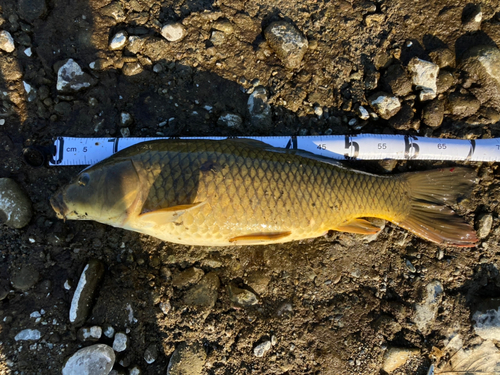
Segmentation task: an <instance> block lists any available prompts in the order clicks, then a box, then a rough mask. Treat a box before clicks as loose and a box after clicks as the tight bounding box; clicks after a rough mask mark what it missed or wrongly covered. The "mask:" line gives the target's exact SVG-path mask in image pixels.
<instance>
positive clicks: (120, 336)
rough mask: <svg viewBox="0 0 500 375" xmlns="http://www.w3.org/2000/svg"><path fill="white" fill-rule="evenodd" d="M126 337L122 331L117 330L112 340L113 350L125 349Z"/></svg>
mask: <svg viewBox="0 0 500 375" xmlns="http://www.w3.org/2000/svg"><path fill="white" fill-rule="evenodd" d="M127 345H128V337H127V335H126V334H124V333H122V332H118V333H117V334H116V335H115V339H114V340H113V350H114V351H115V352H123V351H125V350H126V349H127Z"/></svg>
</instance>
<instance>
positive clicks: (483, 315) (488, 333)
mask: <svg viewBox="0 0 500 375" xmlns="http://www.w3.org/2000/svg"><path fill="white" fill-rule="evenodd" d="M476 307H477V310H476V311H475V312H474V313H473V315H472V321H473V324H472V327H473V328H474V332H475V333H476V335H478V336H479V337H481V338H483V339H485V340H496V341H499V340H500V299H499V298H490V299H487V300H484V301H482V302H480V303H479V304H476Z"/></svg>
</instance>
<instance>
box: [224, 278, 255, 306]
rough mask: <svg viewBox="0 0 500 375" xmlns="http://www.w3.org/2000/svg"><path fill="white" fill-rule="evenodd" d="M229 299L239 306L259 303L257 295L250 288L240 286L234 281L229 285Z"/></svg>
mask: <svg viewBox="0 0 500 375" xmlns="http://www.w3.org/2000/svg"><path fill="white" fill-rule="evenodd" d="M227 289H228V293H229V299H230V300H231V302H233V303H235V304H237V305H239V306H253V305H256V304H257V303H259V299H258V298H257V296H256V295H255V294H254V293H252V292H251V291H249V290H246V289H242V288H238V287H237V286H236V285H234V284H233V283H230V284H229V285H228V287H227Z"/></svg>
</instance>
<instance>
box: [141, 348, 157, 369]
mask: <svg viewBox="0 0 500 375" xmlns="http://www.w3.org/2000/svg"><path fill="white" fill-rule="evenodd" d="M157 358H158V348H157V347H156V344H150V345H149V346H148V347H147V348H146V350H145V351H144V361H146V363H147V364H148V365H150V364H151V363H153V362H154V361H156V359H157Z"/></svg>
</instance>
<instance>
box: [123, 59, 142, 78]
mask: <svg viewBox="0 0 500 375" xmlns="http://www.w3.org/2000/svg"><path fill="white" fill-rule="evenodd" d="M143 70H144V68H143V67H142V65H141V63H140V62H139V61H136V62H128V63H125V64H123V68H122V73H123V75H125V76H129V77H130V76H135V75H137V74H139V73H142V72H143Z"/></svg>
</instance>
